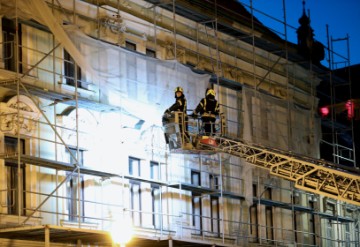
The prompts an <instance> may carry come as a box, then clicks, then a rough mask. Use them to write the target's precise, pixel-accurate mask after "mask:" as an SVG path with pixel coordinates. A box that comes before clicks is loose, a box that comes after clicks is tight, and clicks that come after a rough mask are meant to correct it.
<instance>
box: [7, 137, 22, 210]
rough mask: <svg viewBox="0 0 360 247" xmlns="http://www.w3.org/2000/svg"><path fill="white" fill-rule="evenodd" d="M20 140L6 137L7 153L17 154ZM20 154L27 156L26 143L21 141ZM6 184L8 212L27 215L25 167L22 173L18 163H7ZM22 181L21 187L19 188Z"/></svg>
mask: <svg viewBox="0 0 360 247" xmlns="http://www.w3.org/2000/svg"><path fill="white" fill-rule="evenodd" d="M17 150H18V139H17V138H13V137H7V136H6V137H5V153H6V154H13V153H17ZM20 153H21V154H25V141H24V140H22V139H21V140H20ZM5 169H6V182H7V204H6V206H7V211H8V214H12V215H18V214H19V210H20V214H21V215H25V206H26V200H25V199H26V197H25V184H26V183H25V178H26V174H25V166H24V165H23V164H21V166H20V171H19V167H18V164H17V163H11V162H6V163H5ZM19 180H20V187H19Z"/></svg>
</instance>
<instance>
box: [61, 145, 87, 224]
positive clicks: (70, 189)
mask: <svg viewBox="0 0 360 247" xmlns="http://www.w3.org/2000/svg"><path fill="white" fill-rule="evenodd" d="M69 149H70V151H71V154H72V155H71V154H70V153H69V151H68V150H66V152H67V154H68V155H69V160H70V164H75V163H76V161H75V159H74V157H75V158H76V159H77V161H78V163H79V166H80V167H81V166H83V162H84V150H79V153H78V152H77V149H76V148H69ZM78 154H79V157H77V156H78ZM73 156H74V157H73ZM70 173H71V172H67V175H68V174H70ZM84 188H85V186H84V175H83V174H80V177H79V176H78V174H77V173H76V172H75V173H73V174H72V175H71V176H70V177H69V178H68V181H67V182H66V193H67V197H68V202H67V209H68V214H69V221H78V220H79V219H78V217H79V215H80V217H81V221H84V216H85V206H84V200H85V196H84ZM79 190H80V191H79ZM79 193H80V198H79ZM79 200H80V204H79ZM79 206H80V208H79Z"/></svg>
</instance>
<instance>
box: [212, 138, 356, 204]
mask: <svg viewBox="0 0 360 247" xmlns="http://www.w3.org/2000/svg"><path fill="white" fill-rule="evenodd" d="M214 138H215V139H216V142H217V147H212V148H214V149H215V150H216V151H218V152H224V153H228V154H231V155H235V156H237V157H240V158H243V159H245V160H246V161H247V162H249V163H251V164H253V165H255V166H258V167H261V168H264V169H268V170H269V171H270V173H271V174H273V175H275V176H278V177H281V178H284V179H287V180H290V181H294V182H295V187H296V188H299V189H302V190H305V191H309V192H312V193H316V194H320V195H324V196H328V197H331V198H334V199H337V200H341V201H345V202H348V203H351V204H355V205H357V206H360V173H359V171H356V170H355V169H354V170H351V171H350V168H342V167H340V166H337V165H335V164H333V163H330V162H327V161H324V160H319V159H313V158H308V157H303V156H300V155H294V154H292V153H290V152H284V151H280V150H271V149H269V148H265V147H261V146H258V145H253V144H251V145H249V144H246V143H245V142H243V141H240V140H233V139H229V138H225V137H218V136H215V137H214Z"/></svg>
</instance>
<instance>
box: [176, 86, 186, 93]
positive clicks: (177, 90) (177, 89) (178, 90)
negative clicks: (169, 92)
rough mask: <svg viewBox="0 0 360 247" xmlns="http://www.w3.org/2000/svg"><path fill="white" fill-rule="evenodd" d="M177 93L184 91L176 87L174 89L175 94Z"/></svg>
mask: <svg viewBox="0 0 360 247" xmlns="http://www.w3.org/2000/svg"><path fill="white" fill-rule="evenodd" d="M177 92H182V93H183V92H184V90H183V88H182V87H176V88H175V93H177Z"/></svg>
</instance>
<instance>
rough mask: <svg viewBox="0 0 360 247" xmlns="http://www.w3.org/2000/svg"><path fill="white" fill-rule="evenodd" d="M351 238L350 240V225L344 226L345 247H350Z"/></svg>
mask: <svg viewBox="0 0 360 247" xmlns="http://www.w3.org/2000/svg"><path fill="white" fill-rule="evenodd" d="M350 243H351V238H350V224H349V223H347V224H345V247H350Z"/></svg>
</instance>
